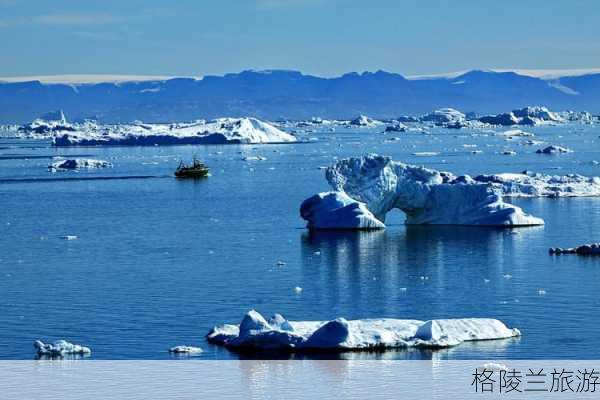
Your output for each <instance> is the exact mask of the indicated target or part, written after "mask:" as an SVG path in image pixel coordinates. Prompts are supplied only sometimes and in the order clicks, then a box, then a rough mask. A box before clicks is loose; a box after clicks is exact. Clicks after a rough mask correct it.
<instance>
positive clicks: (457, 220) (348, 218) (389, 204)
mask: <svg viewBox="0 0 600 400" xmlns="http://www.w3.org/2000/svg"><path fill="white" fill-rule="evenodd" d="M326 177H327V180H328V182H329V184H330V185H331V187H332V188H333V189H334V192H328V193H321V194H319V195H316V196H313V197H311V198H309V199H307V200H305V201H304V202H303V203H302V205H301V207H300V215H301V216H302V218H304V219H305V220H307V221H308V228H310V229H335V228H345V229H379V228H384V227H385V225H384V221H385V216H386V214H387V213H388V212H389V211H391V210H392V209H400V210H402V211H403V212H404V213H405V214H406V224H445V225H482V226H528V225H542V224H543V223H544V221H543V220H541V219H540V218H536V217H533V216H531V215H528V214H526V213H524V212H523V210H521V208H519V207H517V206H514V205H512V204H508V203H505V202H504V201H503V199H502V190H501V189H500V188H499V187H497V186H494V185H492V184H489V183H484V182H477V181H475V180H474V179H472V178H471V177H469V176H467V175H465V176H459V177H456V176H454V175H453V174H450V173H448V172H439V171H436V170H432V169H427V168H424V167H418V166H414V165H408V164H403V163H400V162H395V161H392V159H391V158H390V157H384V156H378V155H374V154H371V155H367V156H364V157H358V158H348V159H344V160H341V161H338V162H337V163H336V164H334V165H333V166H331V167H329V168H328V169H327V171H326ZM349 205H351V208H349V209H347V208H345V207H347V206H349Z"/></svg>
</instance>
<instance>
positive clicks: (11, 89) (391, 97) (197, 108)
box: [0, 70, 600, 123]
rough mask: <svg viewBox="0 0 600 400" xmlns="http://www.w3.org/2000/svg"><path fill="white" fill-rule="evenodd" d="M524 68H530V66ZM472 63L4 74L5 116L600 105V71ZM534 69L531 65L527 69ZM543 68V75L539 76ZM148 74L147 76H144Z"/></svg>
mask: <svg viewBox="0 0 600 400" xmlns="http://www.w3.org/2000/svg"><path fill="white" fill-rule="evenodd" d="M521 72H522V71H521ZM593 72H594V71H590V73H587V74H585V73H583V72H581V71H575V72H573V74H572V75H567V76H563V75H562V74H559V73H556V72H555V73H553V74H546V75H544V74H541V73H539V72H537V73H535V74H534V73H528V75H525V74H519V73H516V72H512V71H505V72H498V71H477V70H474V71H469V72H465V73H460V74H450V75H442V76H429V77H411V78H410V79H407V78H405V77H404V76H402V75H399V74H395V73H388V72H384V71H377V72H374V73H371V72H365V73H361V74H359V73H348V74H345V75H342V76H340V77H334V78H322V77H317V76H312V75H305V74H302V73H300V72H297V71H283V70H273V71H244V72H240V73H232V74H226V75H224V76H204V77H202V78H191V77H190V78H164V77H157V78H153V77H141V78H140V77H133V78H132V79H131V80H130V81H128V80H127V77H123V76H120V77H117V78H118V79H117V78H111V77H106V78H105V80H106V81H105V82H101V80H102V79H103V78H102V77H93V78H94V79H92V78H90V77H89V76H86V77H85V79H81V80H80V81H82V82H78V79H77V77H73V76H71V77H68V78H69V79H66V78H65V79H59V78H54V79H50V78H49V77H46V78H43V77H39V79H38V80H26V79H24V81H20V80H19V79H18V78H11V79H10V81H1V79H0V123H24V122H28V121H31V120H32V119H34V118H36V117H38V116H40V115H42V114H44V113H46V112H49V111H52V110H57V109H62V110H64V111H65V112H66V113H67V115H69V116H71V118H74V119H82V118H96V119H98V120H99V121H101V122H131V121H135V120H144V121H147V122H164V121H184V120H185V121H187V120H195V119H198V118H217V117H221V116H224V115H227V116H233V117H236V116H248V115H252V116H255V117H258V118H263V119H268V120H276V119H310V118H311V117H312V116H315V115H317V116H320V117H323V118H354V117H355V116H356V115H361V114H365V115H369V116H372V117H374V118H394V117H398V116H400V115H411V114H413V115H414V114H422V113H425V112H428V111H431V110H433V109H439V108H447V107H452V108H456V109H459V110H462V111H465V112H468V111H473V112H477V113H480V114H491V113H499V112H503V111H504V110H507V109H515V108H520V107H525V106H528V105H531V104H543V105H546V106H548V107H550V108H551V109H558V110H564V109H575V110H587V111H590V112H592V113H596V114H597V113H599V112H600V90H599V89H600V73H593ZM522 73H526V72H522ZM533 75H535V76H533ZM142 78H143V79H142Z"/></svg>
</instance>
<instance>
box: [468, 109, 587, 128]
mask: <svg viewBox="0 0 600 400" xmlns="http://www.w3.org/2000/svg"><path fill="white" fill-rule="evenodd" d="M568 115H569V116H572V117H573V119H571V118H569V119H570V120H573V121H574V120H576V119H575V117H576V115H575V114H568ZM581 118H584V116H581ZM479 121H480V122H483V123H486V124H491V125H502V126H512V125H543V124H552V123H563V122H566V121H567V119H566V118H564V117H562V116H561V115H560V113H555V112H552V111H550V110H548V109H547V108H546V107H539V106H536V107H524V108H521V109H518V110H513V111H511V112H509V113H502V114H497V115H486V116H483V117H481V118H479Z"/></svg>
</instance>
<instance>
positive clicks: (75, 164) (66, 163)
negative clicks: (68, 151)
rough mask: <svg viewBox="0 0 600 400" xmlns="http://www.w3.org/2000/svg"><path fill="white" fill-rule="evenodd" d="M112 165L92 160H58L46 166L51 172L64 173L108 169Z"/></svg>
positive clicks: (103, 161)
mask: <svg viewBox="0 0 600 400" xmlns="http://www.w3.org/2000/svg"><path fill="white" fill-rule="evenodd" d="M109 167H112V164H111V163H109V162H108V161H105V160H96V159H93V158H70V159H58V160H56V161H54V162H53V163H52V164H50V165H49V166H48V169H50V170H51V171H66V170H74V169H94V168H109Z"/></svg>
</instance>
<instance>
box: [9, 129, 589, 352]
mask: <svg viewBox="0 0 600 400" xmlns="http://www.w3.org/2000/svg"><path fill="white" fill-rule="evenodd" d="M530 130H531V131H532V132H534V133H535V134H536V136H537V137H536V139H538V140H543V141H546V144H560V145H565V146H567V147H570V148H572V149H574V150H575V152H574V153H571V154H564V155H559V156H545V155H539V154H535V153H534V151H535V149H537V148H539V147H541V145H538V146H531V145H525V144H523V142H524V141H525V140H526V139H528V138H525V139H514V140H505V139H504V138H502V137H499V136H494V135H492V134H491V133H489V132H488V133H485V132H481V131H469V130H460V131H456V130H445V129H437V128H436V129H433V130H432V134H430V135H424V134H422V133H397V134H396V137H397V138H398V140H389V139H390V138H391V137H393V136H394V135H383V134H381V133H380V131H381V129H371V130H363V131H357V130H350V129H349V130H343V131H341V132H315V133H312V134H311V137H314V138H316V139H318V140H316V141H313V142H310V143H306V144H289V145H263V146H251V145H230V146H165V147H97V148H95V147H91V148H68V149H65V148H58V149H57V148H52V147H51V146H50V144H49V143H48V142H45V141H32V140H19V139H2V140H0V205H1V208H0V246H1V247H0V250H1V251H0V358H4V359H31V358H33V356H34V354H33V347H32V342H33V341H34V340H35V339H38V338H39V339H43V340H55V339H62V338H64V339H68V340H69V341H72V342H75V343H81V344H85V345H88V346H90V347H91V348H92V350H93V354H92V358H93V359H161V358H169V357H170V355H169V353H168V352H167V350H168V348H169V347H171V346H174V345H180V344H186V345H198V346H201V347H202V348H203V349H204V352H203V353H202V354H201V355H199V356H198V357H200V358H206V359H226V358H238V357H248V356H247V355H237V354H233V353H230V352H229V351H227V350H225V349H222V348H219V347H216V346H213V345H210V344H208V343H207V342H206V341H205V339H204V336H205V334H206V333H207V332H208V331H209V329H210V328H211V327H212V326H213V325H215V324H220V323H224V322H229V323H234V322H239V320H240V319H241V318H242V316H243V315H244V313H245V312H246V311H248V310H250V309H253V308H254V309H257V310H258V311H260V312H261V313H263V314H265V315H270V314H272V313H281V314H283V315H285V316H286V317H287V318H289V319H291V320H315V319H316V320H327V319H332V318H336V317H345V318H348V319H354V318H376V317H393V318H407V319H408V318H410V319H423V320H426V319H432V318H459V317H493V318H499V319H501V320H503V321H504V322H506V324H507V325H509V326H510V327H517V328H519V329H520V330H521V331H522V333H523V336H522V337H521V338H519V339H514V340H501V341H490V342H480V343H464V344H462V345H460V346H457V347H455V348H452V349H449V350H442V351H424V350H411V351H391V352H384V353H361V354H342V355H326V356H324V357H326V358H330V357H333V358H335V357H342V358H426V359H427V358H452V359H456V358H485V359H489V358H526V359H529V358H548V359H552V358H588V359H592V358H596V359H597V358H600V348H599V347H598V345H597V344H598V343H599V342H600V329H599V328H600V320H599V318H600V316H599V311H600V296H598V293H599V291H600V258H587V257H578V256H560V257H552V256H550V255H548V247H551V246H563V247H569V246H575V245H579V244H582V243H588V242H592V241H600V235H599V233H600V231H599V230H598V228H597V227H598V226H599V225H600V198H572V199H568V198H561V199H519V200H514V203H516V204H518V205H519V206H521V207H523V208H524V209H525V210H526V211H527V212H529V213H532V214H533V215H536V216H538V217H541V218H543V219H544V220H545V221H546V225H545V226H543V227H532V228H520V229H513V230H511V229H492V228H474V227H456V226H443V227H442V226H418V227H405V226H404V225H403V215H402V213H401V212H399V211H398V212H393V213H391V214H390V215H389V220H388V221H387V223H388V229H386V230H385V231H381V232H370V233H354V232H346V233H343V232H323V233H313V234H311V233H309V232H308V231H307V230H306V229H305V228H304V221H303V220H302V219H301V218H300V217H299V213H298V208H299V205H300V203H301V202H302V200H303V199H305V198H307V197H309V196H311V195H312V194H314V193H317V192H319V191H324V190H327V189H328V186H327V183H326V181H325V179H324V171H323V170H322V168H320V167H323V166H327V165H330V164H331V163H332V162H334V161H335V160H336V158H342V157H347V156H358V155H361V154H363V153H366V152H376V153H380V154H386V155H390V156H392V157H393V158H394V159H396V160H400V161H404V162H408V163H416V164H422V165H425V166H428V167H431V168H436V169H443V170H447V171H451V172H454V173H457V174H462V173H469V174H479V173H494V172H496V173H497V172H520V171H522V170H525V169H528V170H533V171H537V172H544V173H555V174H566V173H582V174H585V175H600V166H598V165H596V164H594V163H593V161H594V160H600V146H599V142H600V139H598V135H599V134H600V129H599V128H597V127H594V126H581V125H565V126H550V127H536V128H532V129H530ZM473 146H476V147H473ZM477 149H478V150H481V151H483V154H473V153H472V151H473V150H477ZM506 149H511V150H514V151H516V152H517V155H515V156H507V155H503V154H501V153H502V151H503V150H506ZM431 151H433V152H439V155H436V156H430V157H419V156H415V155H414V154H413V153H415V152H431ZM58 155H65V156H68V155H79V156H93V157H95V158H101V159H106V160H109V161H110V162H112V163H113V164H114V167H113V168H110V169H102V170H93V171H82V172H60V173H58V172H55V173H52V172H49V171H48V170H47V166H48V164H49V163H50V162H51V161H52V159H51V158H50V157H52V156H58ZM193 155H197V156H198V157H199V158H201V159H202V160H204V161H206V163H207V164H208V165H209V166H210V168H211V170H212V176H211V177H210V178H208V179H205V180H200V181H185V180H176V179H174V178H173V177H172V173H173V170H174V168H175V167H176V165H177V163H178V162H179V160H180V159H182V158H183V159H190V158H191V157H192V156H193ZM251 155H261V156H264V157H266V158H267V160H265V161H252V162H250V161H244V160H243V157H244V156H251ZM127 177H129V178H130V179H96V178H127ZM65 235H76V236H77V237H78V239H77V240H65V239H63V238H62V237H63V236H65ZM278 261H283V262H285V265H283V266H279V265H277V262H278ZM297 286H298V287H301V288H302V289H303V290H302V291H301V293H296V291H295V290H294V288H295V287H297ZM311 357H316V356H314V355H313V356H311Z"/></svg>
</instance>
